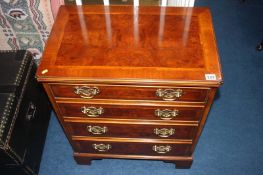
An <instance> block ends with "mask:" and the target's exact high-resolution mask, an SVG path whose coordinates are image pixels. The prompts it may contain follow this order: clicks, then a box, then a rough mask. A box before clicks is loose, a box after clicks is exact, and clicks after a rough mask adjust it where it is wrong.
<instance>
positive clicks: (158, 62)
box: [37, 6, 222, 86]
mask: <svg viewBox="0 0 263 175" xmlns="http://www.w3.org/2000/svg"><path fill="white" fill-rule="evenodd" d="M206 74H214V77H213V79H212V80H207V78H206V76H205V75H206ZM37 77H38V79H39V80H40V81H52V79H53V77H56V78H59V79H61V80H68V81H75V80H78V81H89V80H91V81H93V80H97V81H99V80H100V81H104V82H107V81H114V82H116V83H120V82H122V83H123V82H126V83H127V82H128V83H147V82H151V83H156V84H158V83H159V84H162V83H165V82H170V83H178V82H184V84H187V83H189V84H194V85H202V84H210V85H212V86H213V85H214V86H218V85H219V84H220V83H221V82H222V76H221V69H220V63H219V56H218V52H217V46H216V42H215V36H214V31H213V26H212V22H211V15H210V12H209V10H208V9H207V8H175V7H157V6H156V7H143V6H139V7H133V6H62V7H61V8H60V10H59V13H58V15H57V18H56V21H55V23H54V26H53V29H52V32H51V34H50V37H49V41H48V43H47V45H46V48H45V51H44V54H43V57H42V62H41V64H40V66H39V69H38V73H37Z"/></svg>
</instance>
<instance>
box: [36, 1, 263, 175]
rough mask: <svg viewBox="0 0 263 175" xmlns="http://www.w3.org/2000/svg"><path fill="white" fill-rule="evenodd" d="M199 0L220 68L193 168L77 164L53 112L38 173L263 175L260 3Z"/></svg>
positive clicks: (125, 163) (156, 163)
mask: <svg viewBox="0 0 263 175" xmlns="http://www.w3.org/2000/svg"><path fill="white" fill-rule="evenodd" d="M247 1H248V2H246V3H240V2H239V1H238V0H220V1H219V0H213V1H211V0H197V2H196V6H209V7H210V8H211V10H212V16H213V21H214V26H215V31H216V36H217V42H218V49H219V53H220V56H221V63H222V69H223V73H224V85H223V86H222V87H221V88H220V91H219V93H218V98H217V100H216V101H215V102H214V104H213V107H212V109H211V112H210V114H209V118H208V120H207V123H206V126H205V128H204V131H203V133H202V136H201V138H200V141H199V143H198V145H197V148H196V151H195V154H194V162H193V165H192V168H191V169H186V170H179V169H175V166H174V164H170V163H163V162H162V161H143V160H111V159H108V160H105V159H104V160H97V161H93V162H92V166H83V165H77V164H76V163H75V161H74V160H73V157H72V149H71V147H70V145H69V143H68V141H67V139H66V137H65V135H64V133H63V132H62V129H61V127H60V125H59V124H58V121H57V119H56V118H55V116H54V114H53V115H52V117H51V121H50V126H49V130H48V135H47V140H46V144H45V150H44V154H43V158H42V162H41V168H40V173H39V174H40V175H53V174H54V175H84V174H85V175H124V174H125V175H134V174H136V175H139V174H144V175H148V174H149V175H150V174H151V175H170V174H173V175H174V174H178V175H221V174H224V175H262V174H263V159H262V157H263V148H262V145H263V89H262V85H263V78H262V77H263V52H258V51H256V50H255V46H256V44H257V43H258V42H259V41H260V40H261V39H263V19H262V18H263V17H262V11H263V2H262V1H261V2H260V1H256V0H247Z"/></svg>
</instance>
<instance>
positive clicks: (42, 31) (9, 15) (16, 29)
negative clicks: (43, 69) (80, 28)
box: [0, 0, 64, 63]
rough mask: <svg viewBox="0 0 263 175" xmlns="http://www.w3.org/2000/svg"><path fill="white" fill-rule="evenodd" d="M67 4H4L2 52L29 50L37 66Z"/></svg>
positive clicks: (23, 0) (33, 0) (21, 0)
mask: <svg viewBox="0 0 263 175" xmlns="http://www.w3.org/2000/svg"><path fill="white" fill-rule="evenodd" d="M61 4H64V0H1V1H0V50H17V49H27V50H29V51H30V52H32V54H33V56H34V59H35V60H36V62H37V63H38V62H39V60H40V58H41V55H42V52H43V49H44V47H45V43H46V41H47V39H48V36H49V33H50V30H51V28H52V24H53V22H54V18H55V16H56V14H57V10H58V8H59V6H60V5H61Z"/></svg>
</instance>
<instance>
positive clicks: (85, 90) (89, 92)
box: [74, 86, 100, 98]
mask: <svg viewBox="0 0 263 175" xmlns="http://www.w3.org/2000/svg"><path fill="white" fill-rule="evenodd" d="M74 93H75V94H77V95H80V97H81V98H93V97H94V96H96V95H97V94H99V93H100V90H99V88H98V87H95V86H94V87H89V86H81V87H79V86H76V87H74Z"/></svg>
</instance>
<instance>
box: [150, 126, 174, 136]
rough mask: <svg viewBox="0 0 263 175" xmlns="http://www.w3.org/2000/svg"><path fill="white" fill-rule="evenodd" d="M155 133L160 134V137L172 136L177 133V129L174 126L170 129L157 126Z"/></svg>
mask: <svg viewBox="0 0 263 175" xmlns="http://www.w3.org/2000/svg"><path fill="white" fill-rule="evenodd" d="M153 132H154V134H156V135H158V136H159V137H164V138H165V137H170V136H172V135H174V134H175V129H173V128H170V129H167V128H162V129H159V128H155V129H154V130H153Z"/></svg>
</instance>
